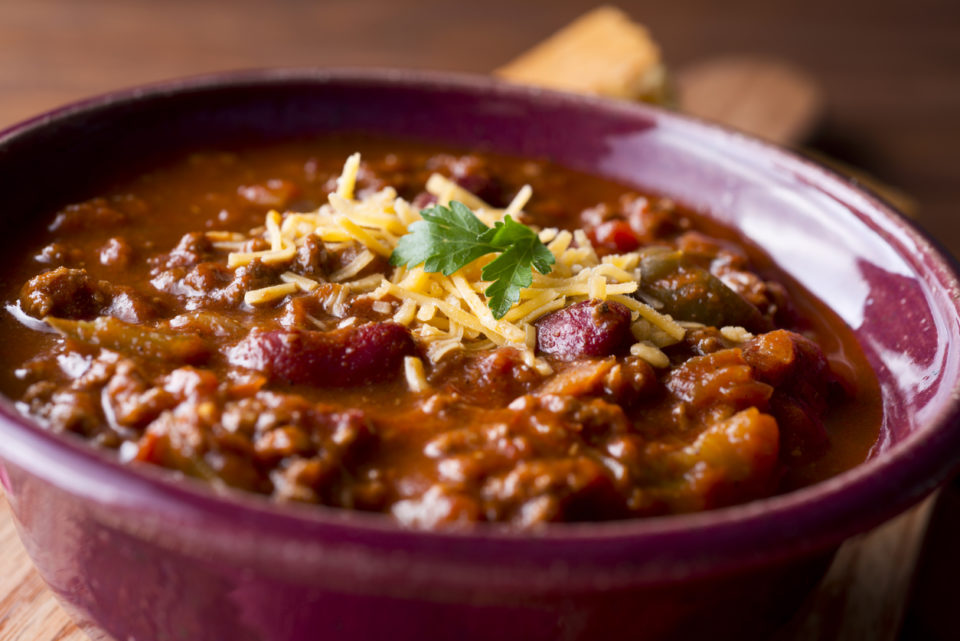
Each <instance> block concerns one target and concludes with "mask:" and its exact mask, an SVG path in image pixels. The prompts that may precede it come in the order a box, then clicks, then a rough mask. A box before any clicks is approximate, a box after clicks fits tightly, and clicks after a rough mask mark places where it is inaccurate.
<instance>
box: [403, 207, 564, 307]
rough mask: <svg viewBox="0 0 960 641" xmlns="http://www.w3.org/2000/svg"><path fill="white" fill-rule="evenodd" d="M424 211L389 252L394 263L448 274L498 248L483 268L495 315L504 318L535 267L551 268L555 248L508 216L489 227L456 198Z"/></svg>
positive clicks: (545, 270)
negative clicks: (447, 205)
mask: <svg viewBox="0 0 960 641" xmlns="http://www.w3.org/2000/svg"><path fill="white" fill-rule="evenodd" d="M420 215H421V216H422V217H423V220H419V221H417V222H415V223H413V224H412V225H410V227H409V230H408V231H409V232H410V233H408V234H407V235H405V236H403V237H402V238H401V239H400V242H399V243H398V244H397V248H396V249H395V250H394V251H393V254H391V255H390V264H391V265H407V266H409V267H415V266H416V265H419V264H421V263H423V268H424V270H425V271H428V272H441V273H443V275H445V276H449V275H451V274H453V273H454V272H455V271H457V270H458V269H460V268H462V267H464V266H466V265H469V264H470V263H472V262H473V261H475V260H476V259H478V258H480V257H481V256H486V255H487V254H495V253H499V254H500V256H498V257H497V258H495V259H494V260H493V261H492V262H490V264H488V265H487V266H486V267H484V268H483V272H482V276H483V278H484V280H491V281H493V282H492V283H491V284H490V286H489V287H487V290H486V292H485V294H486V295H487V297H488V299H489V300H488V305H489V307H490V310H491V311H492V312H493V316H494V318H498V319H499V318H503V316H504V314H506V313H507V311H508V310H509V309H510V308H511V307H512V306H513V305H514V304H515V303H516V302H517V301H518V300H519V299H520V290H521V289H522V288H524V287H529V286H530V284H531V283H532V282H533V272H532V271H531V270H532V268H536V270H537V271H539V272H540V273H541V274H548V273H550V271H551V269H552V267H551V266H552V265H553V263H554V260H555V259H554V257H553V253H551V252H550V250H549V249H547V248H546V246H545V245H544V244H543V243H542V242H540V238H539V237H538V236H537V234H536V232H534V231H533V230H532V229H530V228H529V227H527V226H526V225H522V224H520V223H518V222H516V221H515V220H513V219H512V218H511V217H510V216H507V217H506V218H505V219H504V221H503V222H498V223H497V224H496V226H495V227H493V228H490V227H487V226H486V225H484V224H483V222H482V221H481V220H480V219H479V218H477V217H476V216H475V215H474V214H473V212H472V211H470V209H469V208H468V207H466V206H465V205H463V204H462V203H460V202H457V201H453V202H451V203H450V207H443V206H442V205H435V206H433V207H431V208H430V209H425V210H423V211H422V212H421V214H420Z"/></svg>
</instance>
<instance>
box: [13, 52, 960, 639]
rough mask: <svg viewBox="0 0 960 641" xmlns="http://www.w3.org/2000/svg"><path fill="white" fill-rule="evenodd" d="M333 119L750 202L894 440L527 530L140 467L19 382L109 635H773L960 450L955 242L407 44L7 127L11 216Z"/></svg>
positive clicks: (38, 557)
mask: <svg viewBox="0 0 960 641" xmlns="http://www.w3.org/2000/svg"><path fill="white" fill-rule="evenodd" d="M331 131H361V132H368V133H373V134H384V135H388V136H403V137H413V138H418V139H425V140H429V141H438V142H446V143H451V144H455V145H459V146H464V145H466V146H471V145H474V146H483V147H484V148H487V149H493V150H497V151H503V152H507V153H510V154H516V155H529V156H537V157H550V158H552V159H555V160H556V161H558V162H560V163H562V164H564V165H567V166H570V167H572V168H575V169H581V170H586V171H588V172H592V173H595V174H599V175H603V176H607V177H610V178H614V179H616V180H619V181H622V182H624V183H627V184H631V185H635V186H636V187H638V188H641V189H646V190H650V191H653V192H657V193H660V194H665V195H669V196H672V197H674V198H675V199H677V200H678V201H680V202H682V203H684V204H686V205H689V206H692V207H694V208H696V209H698V210H700V211H704V212H706V213H709V214H711V215H713V216H715V217H716V218H718V219H719V220H721V221H723V222H725V223H728V224H731V225H733V226H735V227H736V228H738V229H739V230H740V231H741V232H742V233H743V234H744V235H745V236H746V237H747V238H749V239H750V240H752V241H754V242H755V243H756V244H758V245H760V246H761V247H763V248H765V249H766V250H767V251H768V252H769V253H770V254H771V255H772V256H774V257H775V260H776V262H777V263H778V264H779V265H780V267H781V268H783V269H784V270H785V271H786V272H788V273H790V274H791V275H793V276H794V277H795V278H796V279H797V280H798V281H800V283H802V284H803V285H805V286H806V287H807V288H808V289H809V290H810V291H812V292H813V293H814V294H816V295H817V296H819V297H820V298H821V299H822V300H823V301H824V302H826V303H827V304H828V305H829V306H830V307H832V308H833V309H834V310H836V311H837V312H838V313H839V314H840V316H841V317H842V318H843V319H844V320H845V321H846V322H847V323H848V324H849V325H850V326H851V327H852V328H854V330H855V331H856V335H857V337H858V338H859V340H860V341H861V344H862V346H863V348H864V350H865V352H866V354H867V356H868V358H869V360H870V362H871V363H872V365H873V366H874V367H875V369H876V371H877V373H878V376H879V378H880V381H881V385H882V390H883V399H884V411H885V420H884V423H883V427H882V433H881V437H880V440H879V442H878V443H877V445H876V447H875V448H874V450H873V452H872V454H871V456H870V459H869V460H868V461H867V462H866V463H864V464H863V465H861V466H859V467H857V468H856V469H854V470H852V471H849V472H847V473H845V474H842V475H840V476H837V477H835V478H833V479H830V480H829V481H826V482H824V483H821V484H819V485H816V486H813V487H809V488H806V489H803V490H800V491H797V492H793V493H790V494H787V495H782V496H776V497H773V498H770V499H766V500H762V501H756V502H753V503H749V504H746V505H740V506H737V507H732V508H727V509H722V510H717V511H713V512H706V513H701V514H693V515H686V516H672V517H665V518H654V519H646V520H635V521H624V522H613V523H595V524H569V525H556V526H550V527H548V528H546V529H544V530H542V531H540V532H537V533H533V534H531V533H518V532H512V531H509V530H507V529H504V528H502V527H495V526H477V527H476V528H474V529H472V530H469V531H466V532H420V531H410V530H405V529H402V528H401V527H399V526H397V525H396V524H394V523H393V522H392V521H391V520H389V519H388V518H387V517H383V516H380V515H370V514H361V513H351V512H348V511H338V510H334V509H328V508H322V507H314V506H292V505H275V504H271V503H270V502H268V501H266V500H264V499H262V498H260V497H256V496H248V495H243V494H239V493H233V492H217V491H215V490H213V489H211V488H210V487H206V486H203V485H200V484H199V483H195V482H192V481H189V480H182V479H178V478H175V477H174V476H173V475H172V474H169V473H166V472H165V471H163V470H159V469H140V468H133V467H124V466H122V465H120V464H118V463H116V462H115V461H114V460H112V459H111V458H110V457H109V456H107V455H104V454H102V453H100V452H97V451H94V450H93V449H91V448H89V447H88V446H86V445H85V444H83V443H80V442H77V441H74V440H71V439H69V438H64V437H61V436H57V435H54V434H51V433H48V432H45V431H43V430H42V429H40V428H38V427H37V426H35V425H33V424H32V423H31V422H29V421H27V420H25V419H24V418H23V417H21V416H20V415H19V414H18V413H17V412H16V411H15V410H14V409H13V407H12V406H11V404H10V403H9V402H7V401H2V403H0V458H2V460H3V466H2V467H0V481H2V483H3V485H4V487H5V488H6V491H7V495H8V498H9V501H10V504H11V506H12V509H13V512H14V514H15V516H16V520H17V525H18V528H19V531H20V535H21V538H22V539H23V541H24V544H25V545H26V547H27V550H28V552H29V553H30V556H31V557H32V558H33V560H34V562H35V563H36V565H37V568H38V569H39V570H40V573H41V574H42V575H43V577H44V579H46V581H47V582H48V583H49V584H50V586H51V587H52V588H53V590H54V592H55V593H56V594H57V595H58V596H59V598H60V599H61V600H62V601H63V603H64V604H65V605H66V606H68V608H69V609H70V610H71V612H72V613H73V615H74V616H75V617H76V618H77V620H78V621H80V622H81V623H82V624H85V626H86V627H87V628H88V629H89V630H91V631H92V636H94V637H95V638H108V639H116V640H118V641H119V640H122V641H129V640H135V641H155V640H160V639H165V640H175V639H176V640H180V639H182V640H188V641H202V640H206V639H211V640H214V639H215V640H224V639H229V640H231V641H253V640H270V641H281V640H283V641H290V640H300V639H316V638H325V639H340V640H359V639H381V638H389V639H391V640H392V641H402V640H406V639H410V640H417V641H420V640H422V639H425V638H436V639H461V640H467V641H469V640H473V639H476V640H480V639H484V640H486V639H499V640H501V641H507V640H511V639H517V640H519V639H523V640H524V641H535V640H539V639H550V640H553V639H617V638H630V639H641V638H642V639H661V638H695V637H697V636H701V635H709V636H710V637H711V638H713V639H716V638H725V637H731V636H734V635H738V636H740V638H756V636H757V635H759V634H760V633H761V632H762V631H766V630H768V629H769V628H770V626H772V625H775V624H776V622H777V621H779V620H781V619H782V617H783V616H784V615H785V614H788V613H789V612H790V611H791V610H793V609H795V608H796V607H797V605H798V603H799V599H800V598H802V595H803V593H804V591H805V590H808V589H809V588H810V586H811V585H813V583H814V581H816V579H817V578H818V577H819V575H820V574H821V573H822V571H823V569H824V568H825V567H826V563H827V562H828V561H829V558H830V555H831V554H832V550H834V549H835V548H836V546H837V545H838V544H839V543H840V542H841V541H842V540H843V539H845V538H846V537H848V536H850V535H852V534H855V533H857V532H860V531H863V530H865V529H867V528H869V527H871V526H874V525H876V524H878V523H880V522H881V521H883V520H884V519H886V518H888V517H890V516H892V515H894V514H895V513H897V512H898V511H900V510H902V509H904V508H906V507H907V506H908V505H910V504H911V503H913V502H915V501H917V500H918V499H920V498H921V497H922V496H924V495H925V494H926V493H928V492H930V491H931V490H932V489H933V488H934V487H935V486H936V485H937V484H938V483H940V482H942V481H943V480H944V479H945V478H946V477H947V475H948V474H949V473H950V471H951V470H952V469H953V468H955V467H956V465H957V463H958V461H960V425H958V377H960V340H958V334H960V332H958V324H960V311H958V298H960V287H958V281H957V276H956V272H955V271H954V268H953V266H952V265H951V263H950V261H949V260H948V259H947V258H946V257H945V256H944V255H943V253H942V252H941V251H939V250H938V249H937V248H935V247H933V246H932V245H931V243H930V241H928V240H927V239H926V238H925V237H924V236H923V235H922V234H920V233H918V232H917V230H916V229H914V228H913V226H911V225H910V224H909V223H908V222H906V221H904V220H903V219H902V218H901V217H900V216H899V215H897V214H896V213H895V212H894V211H892V210H891V209H890V207H889V206H888V205H886V204H885V203H883V202H881V201H880V200H878V199H877V198H876V197H874V196H873V195H872V194H870V193H867V192H865V191H864V190H862V189H860V188H858V187H857V186H856V185H854V184H851V183H850V182H848V181H846V180H844V179H842V178H840V177H839V176H837V175H835V174H833V173H831V172H829V171H826V170H824V169H823V168H821V167H820V166H818V165H816V164H814V163H811V162H809V161H807V160H804V159H802V158H799V157H797V156H795V155H792V154H790V153H788V152H786V151H783V150H781V149H778V148H776V147H773V146H771V145H767V144H764V143H762V142H758V141H756V140H752V139H749V138H746V137H744V136H742V135H739V134H737V133H733V132H730V131H727V130H724V129H721V128H719V127H716V126H713V125H708V124H704V123H701V122H697V121H694V120H692V119H689V118H685V117H683V116H679V115H677V114H673V113H668V112H665V111H661V110H658V109H654V108H650V107H644V106H639V105H628V104H624V103H619V102H610V101H604V100H599V99H592V98H582V97H576V96H570V95H563V94H558V93H551V92H544V91H540V90H537V89H530V88H522V87H513V86H507V85H504V84H501V83H497V82H495V81H492V80H488V79H486V78H473V77H463V76H450V75H436V74H422V73H409V72H389V71H364V72H359V71H347V72H339V71H267V72H257V73H245V74H240V75H225V76H224V75H221V76H214V77H208V78H199V79H191V80H185V81H177V82H172V83H167V84H163V85H159V86H153V87H149V88H146V89H136V90H130V91H123V92H119V93H115V94H111V95H108V96H106V97H102V98H96V99H93V100H89V101H86V102H83V103H80V104H77V105H73V106H70V107H66V108H63V109H60V110H58V111H55V112H52V113H50V114H46V115H44V116H40V117H38V118H35V119H33V120H31V121H28V122H26V123H23V124H21V125H18V126H16V127H14V128H12V129H9V130H7V131H6V132H4V133H3V134H0V194H3V205H4V206H3V208H2V209H0V212H2V213H0V216H2V217H3V222H4V224H5V227H6V228H7V229H8V230H9V229H16V228H17V226H18V223H19V222H22V221H25V220H31V219H37V218H38V217H41V216H45V215H49V214H50V212H51V211H53V210H54V209H55V208H56V207H57V206H58V205H62V204H64V203H65V202H67V201H70V200H74V199H77V198H82V197H85V196H89V195H90V194H91V193H92V192H94V191H95V189H96V187H97V186H98V185H99V184H100V183H102V182H103V179H104V178H115V177H116V176H117V175H119V174H121V173H125V172H128V171H131V170H133V169H136V168H137V167H141V166H146V165H148V164H149V163H154V162H157V161H158V159H161V158H162V157H166V156H169V155H171V154H177V153H181V152H184V151H186V150H190V149H192V148H197V147H202V146H210V145H217V144H222V143H228V142H236V141H247V142H257V141H267V140H276V139H281V138H289V137H302V136H311V135H318V134H323V133H325V132H331ZM8 366H9V365H8Z"/></svg>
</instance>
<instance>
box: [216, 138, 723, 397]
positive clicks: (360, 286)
mask: <svg viewBox="0 0 960 641" xmlns="http://www.w3.org/2000/svg"><path fill="white" fill-rule="evenodd" d="M359 170H360V156H359V154H353V155H351V156H350V157H349V158H347V160H346V163H345V164H344V167H343V171H342V173H341V175H340V177H339V178H338V179H337V188H336V191H335V192H333V193H331V194H330V195H329V196H328V199H327V202H326V203H325V204H324V205H323V206H321V207H320V208H318V209H317V210H316V211H313V212H307V213H304V212H287V213H284V214H281V213H279V212H276V211H270V212H269V213H268V214H267V216H266V220H265V221H264V225H263V226H262V227H261V228H258V229H256V230H253V231H252V232H251V237H243V236H242V235H238V234H234V233H232V232H216V231H214V232H207V237H208V238H210V240H212V241H215V242H218V243H223V244H224V245H227V244H229V245H227V246H229V247H234V246H237V245H239V244H243V243H244V242H245V241H250V240H251V238H252V237H260V238H263V239H264V240H265V241H266V242H268V243H269V245H270V249H267V250H262V251H231V252H230V253H229V255H228V259H227V262H228V265H230V266H231V267H237V266H240V265H246V264H249V263H250V262H252V261H253V260H256V259H259V260H260V261H261V262H263V263H264V264H268V265H283V264H289V263H291V262H292V261H293V259H294V258H295V256H296V252H297V249H298V248H299V247H300V246H302V245H303V243H304V242H306V240H307V238H310V237H316V238H318V239H319V240H321V241H323V243H324V244H325V245H326V246H327V248H328V249H331V250H332V249H337V250H342V249H346V248H348V247H353V248H354V251H355V254H354V256H353V258H352V259H351V260H350V262H349V263H347V264H346V265H344V266H343V267H341V268H340V269H338V270H336V271H334V272H333V273H331V274H330V275H329V278H328V279H329V281H330V283H331V284H328V285H325V287H327V288H328V289H327V290H323V291H324V293H323V298H322V302H323V305H324V309H325V310H326V311H327V312H328V313H330V314H331V315H333V316H335V317H336V318H340V319H341V321H340V325H339V326H341V327H344V326H348V325H350V324H352V323H355V322H356V318H355V317H352V316H350V317H347V315H346V310H347V309H348V298H349V297H350V296H351V293H352V294H353V295H354V296H359V297H360V298H367V299H369V300H370V304H371V309H372V310H374V311H375V312H377V313H379V314H384V315H386V316H388V317H390V318H392V320H393V321H394V322H397V323H400V324H401V325H404V326H407V327H409V328H410V330H411V331H412V332H413V334H414V335H415V336H416V337H417V338H418V339H419V340H420V342H421V343H422V344H424V345H425V347H426V353H427V356H428V358H429V359H430V360H431V361H433V362H437V361H439V360H441V359H442V358H443V357H444V356H446V355H447V354H449V353H451V352H453V351H457V350H467V351H473V350H476V349H487V348H490V347H494V346H504V345H505V346H512V347H515V348H516V349H518V350H520V351H521V352H522V356H523V360H524V362H525V363H526V364H527V365H528V366H530V367H531V368H533V369H535V370H537V371H539V372H540V373H542V374H548V373H550V371H551V368H550V365H549V364H548V363H547V362H546V361H545V360H543V359H542V358H539V357H537V356H536V345H537V333H536V332H537V329H536V325H535V323H536V321H537V320H538V319H539V318H541V317H542V316H544V315H546V314H549V313H550V312H553V311H556V310H559V309H562V308H564V307H567V306H569V305H571V304H573V303H576V302H579V301H582V300H585V299H588V298H594V299H598V300H610V301H616V302H618V303H621V304H623V305H624V306H626V307H627V309H629V310H630V312H631V314H632V315H633V322H632V325H631V331H632V333H633V336H634V338H635V339H636V343H635V344H634V345H633V347H632V349H631V353H633V354H634V355H636V356H640V357H641V358H644V359H645V360H647V361H649V362H650V363H651V364H652V365H654V366H655V367H665V366H666V365H668V364H669V360H668V359H667V357H666V355H665V354H664V353H663V352H662V351H661V348H662V347H666V346H668V345H671V344H673V343H676V342H678V341H680V340H682V339H683V337H684V334H685V331H686V330H685V326H684V324H683V323H678V322H676V321H674V320H673V319H672V318H670V317H669V316H667V315H665V314H662V313H660V312H659V311H657V310H656V309H655V308H654V305H653V304H658V301H649V302H650V303H653V304H648V302H643V301H641V300H638V299H637V298H635V297H634V296H633V295H635V294H636V293H637V288H638V282H639V280H640V275H641V274H640V267H639V265H640V255H639V254H638V253H636V252H630V253H625V254H618V255H613V256H604V257H603V259H600V258H599V257H598V256H597V253H596V251H595V250H594V248H593V245H592V244H591V242H590V239H589V238H588V236H587V235H586V233H584V232H583V231H582V230H576V231H574V232H570V231H567V230H560V229H553V228H548V229H541V230H537V233H538V235H539V237H540V239H541V241H542V242H544V243H545V244H546V246H547V248H548V249H549V250H550V252H551V253H553V255H554V257H555V259H556V263H555V265H554V267H553V271H552V272H550V273H549V274H547V275H544V274H540V273H538V272H536V271H534V273H533V282H532V283H531V285H530V287H527V288H525V289H522V290H521V291H520V300H519V301H518V302H517V303H516V304H515V305H514V306H513V307H512V308H511V309H510V310H509V311H508V312H507V313H506V315H505V316H504V317H503V318H501V319H499V320H497V319H495V318H494V317H493V314H492V312H491V311H490V309H489V307H488V306H487V301H486V299H485V296H484V294H483V292H484V291H485V290H486V288H487V287H488V286H489V285H490V283H489V282H485V281H483V280H482V279H481V277H480V273H481V271H482V268H483V266H484V265H485V264H486V263H488V262H489V261H490V260H491V259H492V257H490V256H487V257H482V258H480V259H478V260H476V261H474V262H473V263H471V264H469V265H467V266H466V267H464V268H462V269H460V270H459V271H457V272H455V273H454V274H452V275H450V276H444V275H443V274H440V273H428V272H425V271H424V270H423V266H418V267H413V268H407V267H395V268H392V269H391V271H390V272H389V273H388V274H387V275H386V276H384V275H381V274H370V275H367V276H362V277H361V276H360V275H361V274H362V273H363V271H364V270H365V269H366V268H367V267H368V266H370V265H371V264H372V263H373V262H374V260H375V259H376V258H377V257H378V256H380V257H383V258H388V257H389V256H390V255H391V253H392V252H393V250H394V248H395V247H396V246H397V243H398V242H399V239H400V238H401V237H402V236H403V235H404V234H405V233H407V228H408V227H409V225H410V224H411V223H413V222H416V221H417V220H420V213H419V212H418V211H417V210H416V209H415V208H414V207H413V206H412V205H411V204H410V203H409V202H407V201H405V200H403V199H402V198H399V197H398V196H397V193H396V191H395V190H394V189H393V188H391V187H386V188H383V189H381V190H379V191H377V192H375V193H372V194H365V195H363V197H361V198H357V196H356V184H357V175H358V173H359ZM426 190H427V191H428V192H429V193H431V194H433V195H434V196H436V197H437V199H438V202H440V203H441V204H445V203H448V202H449V201H450V200H458V201H460V202H462V203H463V204H465V205H466V206H468V207H470V208H471V209H472V210H473V211H474V213H475V214H476V216H477V218H479V219H480V220H481V221H483V222H484V223H485V224H487V225H491V226H492V225H494V224H495V223H497V222H498V221H502V220H503V219H504V217H505V216H507V215H510V216H512V217H522V213H523V208H524V207H525V206H526V205H527V203H528V202H529V201H530V198H531V197H532V196H533V190H532V189H531V188H530V187H529V185H525V186H524V187H523V188H521V189H520V190H519V191H518V192H517V194H516V195H515V196H514V198H513V199H512V201H511V202H510V204H509V205H508V206H507V207H506V208H504V209H496V208H494V207H491V206H490V205H488V204H487V203H485V202H484V201H483V200H481V199H480V198H478V197H477V196H476V195H474V194H472V193H470V192H468V191H466V190H465V189H464V188H463V187H461V186H460V185H458V184H456V183H455V182H453V181H451V180H450V179H448V178H445V177H443V176H441V175H439V174H433V175H432V176H430V178H429V179H428V181H427V184H426ZM247 247H249V245H247ZM280 279H281V281H282V283H281V284H278V285H274V286H271V287H264V288H261V289H256V290H252V291H248V292H246V295H245V296H244V300H245V302H246V303H247V304H249V305H261V304H266V303H270V302H275V301H277V300H279V299H282V298H283V297H285V296H288V295H291V294H294V293H295V292H297V291H303V292H314V291H317V288H318V287H319V286H320V283H318V282H317V281H315V280H314V279H311V278H308V277H306V276H302V275H299V274H297V273H295V272H293V271H286V272H284V273H283V274H282V275H281V276H280ZM730 329H731V330H733V328H730ZM728 333H729V334H730V336H729V338H730V339H731V340H733V336H734V335H736V336H737V337H738V338H739V337H740V336H741V334H739V333H735V332H732V331H731V332H728ZM417 362H418V363H419V361H417ZM422 371H423V367H422V363H420V365H419V369H418V366H417V365H416V364H414V363H413V361H408V362H407V365H406V372H407V379H408V382H410V385H411V389H415V386H420V385H421V382H420V379H419V378H418V372H419V373H420V374H419V375H422ZM423 384H424V385H425V381H424V382H423ZM416 389H418V390H419V389H423V388H422V387H416Z"/></svg>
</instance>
